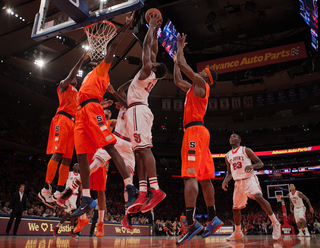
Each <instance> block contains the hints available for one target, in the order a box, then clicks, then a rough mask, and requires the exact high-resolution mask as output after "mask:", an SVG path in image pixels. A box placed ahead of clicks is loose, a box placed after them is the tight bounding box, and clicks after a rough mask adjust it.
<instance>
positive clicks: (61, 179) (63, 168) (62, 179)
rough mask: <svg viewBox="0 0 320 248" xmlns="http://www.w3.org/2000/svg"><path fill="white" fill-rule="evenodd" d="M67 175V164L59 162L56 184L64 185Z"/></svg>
mask: <svg viewBox="0 0 320 248" xmlns="http://www.w3.org/2000/svg"><path fill="white" fill-rule="evenodd" d="M68 176H69V166H67V165H64V164H61V165H60V168H59V179H58V185H60V186H64V185H65V184H66V182H67V180H68ZM59 191H60V190H59ZM60 192H61V191H60Z"/></svg>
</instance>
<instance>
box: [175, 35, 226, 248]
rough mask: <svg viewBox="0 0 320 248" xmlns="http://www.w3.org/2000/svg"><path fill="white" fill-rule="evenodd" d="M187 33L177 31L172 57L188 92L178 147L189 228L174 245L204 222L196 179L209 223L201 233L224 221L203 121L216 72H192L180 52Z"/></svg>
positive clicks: (177, 76)
mask: <svg viewBox="0 0 320 248" xmlns="http://www.w3.org/2000/svg"><path fill="white" fill-rule="evenodd" d="M186 36H187V35H185V34H182V36H180V34H179V35H178V43H177V46H178V51H177V54H176V56H175V59H174V62H175V64H174V83H175V85H177V86H178V87H179V88H180V89H182V90H183V91H185V92H187V95H186V100H185V104H184V115H183V126H184V128H185V132H184V135H183V141H182V149H181V160H182V165H181V177H182V178H183V180H184V199H185V204H186V217H187V222H188V228H187V231H186V232H185V233H184V234H183V235H182V236H181V238H180V239H179V240H178V242H177V243H176V244H177V245H183V244H185V243H186V242H188V241H190V240H191V239H192V238H193V237H194V236H195V235H197V234H198V233H199V232H200V231H201V230H202V229H203V226H202V225H201V224H200V223H199V222H198V221H197V220H195V218H194V215H195V210H196V201H197V197H198V192H199V189H198V181H199V182H200V184H201V188H202V191H203V196H204V199H205V202H206V205H207V211H208V225H207V227H206V230H205V232H204V234H203V235H202V237H203V238H206V237H209V236H210V235H212V234H213V233H214V232H215V231H216V230H217V229H218V228H220V227H221V226H222V225H223V223H222V222H221V221H220V220H219V218H218V217H217V216H215V201H214V188H213V185H212V182H211V179H212V178H214V172H215V169H214V164H213V160H212V157H211V152H210V150H209V143H210V133H209V131H208V129H207V128H206V127H205V126H204V124H203V122H204V121H203V118H204V116H205V114H206V110H207V105H208V99H209V95H210V85H212V84H214V83H216V81H217V78H218V75H217V73H216V72H215V71H214V70H211V69H207V68H206V69H204V70H203V71H201V72H200V73H195V72H194V71H193V70H192V69H191V67H190V66H189V65H188V64H187V62H186V59H185V57H184V54H183V49H184V47H185V45H186ZM180 70H181V71H182V72H183V73H184V74H185V75H186V76H187V77H188V78H189V79H190V80H192V82H193V84H190V83H189V82H187V81H185V80H183V78H182V75H181V71H180Z"/></svg>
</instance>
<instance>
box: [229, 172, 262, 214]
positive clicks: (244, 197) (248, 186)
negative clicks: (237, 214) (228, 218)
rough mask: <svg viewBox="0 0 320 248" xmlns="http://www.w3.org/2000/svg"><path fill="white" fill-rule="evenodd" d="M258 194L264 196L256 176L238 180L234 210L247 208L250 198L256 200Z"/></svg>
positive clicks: (235, 185) (234, 194)
mask: <svg viewBox="0 0 320 248" xmlns="http://www.w3.org/2000/svg"><path fill="white" fill-rule="evenodd" d="M257 194H261V195H262V191H261V188H260V183H259V180H258V178H257V176H256V175H254V176H252V177H249V178H247V179H242V180H236V181H235V184H234V192H233V209H243V208H245V207H246V205H247V201H248V197H249V198H251V199H253V200H255V198H254V196H255V195H257Z"/></svg>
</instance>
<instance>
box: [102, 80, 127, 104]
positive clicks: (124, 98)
mask: <svg viewBox="0 0 320 248" xmlns="http://www.w3.org/2000/svg"><path fill="white" fill-rule="evenodd" d="M107 91H109V92H110V93H111V94H112V95H114V97H115V98H116V99H117V100H118V101H119V103H120V104H121V105H122V106H124V107H127V100H126V97H122V96H120V95H119V94H118V93H117V92H116V91H115V90H114V89H113V86H112V85H111V84H109V86H108V88H107Z"/></svg>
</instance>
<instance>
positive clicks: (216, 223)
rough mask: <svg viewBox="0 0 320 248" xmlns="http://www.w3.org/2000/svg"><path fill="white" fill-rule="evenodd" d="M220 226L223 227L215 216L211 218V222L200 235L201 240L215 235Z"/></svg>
mask: <svg viewBox="0 0 320 248" xmlns="http://www.w3.org/2000/svg"><path fill="white" fill-rule="evenodd" d="M221 226H223V222H222V221H221V220H220V219H219V218H218V217H217V216H216V217H214V218H213V220H212V221H211V222H209V223H208V224H207V227H206V230H205V231H204V234H203V235H202V238H206V237H209V236H211V235H212V234H214V233H215V231H217V230H218V229H219V228H220V227H221Z"/></svg>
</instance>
